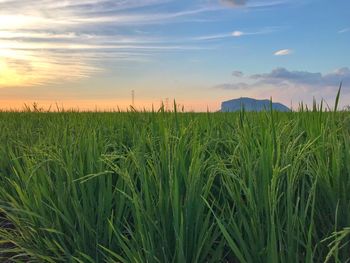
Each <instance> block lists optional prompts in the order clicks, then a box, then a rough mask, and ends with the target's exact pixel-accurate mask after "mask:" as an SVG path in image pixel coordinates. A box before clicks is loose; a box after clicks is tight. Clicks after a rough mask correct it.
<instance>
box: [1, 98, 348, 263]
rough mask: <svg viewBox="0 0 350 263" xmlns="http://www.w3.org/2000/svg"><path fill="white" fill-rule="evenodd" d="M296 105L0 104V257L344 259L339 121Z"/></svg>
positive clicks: (319, 108)
mask: <svg viewBox="0 0 350 263" xmlns="http://www.w3.org/2000/svg"><path fill="white" fill-rule="evenodd" d="M336 101H337V102H336V105H335V107H334V109H337V107H338V106H337V105H338V103H339V95H338V96H337V100H336ZM175 106H176V105H175ZM301 107H302V108H301V109H300V111H297V112H288V113H280V112H274V111H265V112H259V113H257V112H246V111H244V110H242V111H241V112H238V113H209V112H207V113H184V112H178V111H177V109H176V107H174V111H173V112H170V111H166V110H165V109H164V107H163V108H161V109H160V110H159V111H152V112H137V111H136V110H134V109H131V110H130V111H128V112H103V113H102V112H75V111H64V110H63V109H60V111H59V112H41V111H30V112H28V111H23V112H1V113H0V131H1V132H0V145H1V147H0V261H1V262H3V261H4V262H125V263H129V262H130V263H134V262H140V263H141V262H149V263H153V262H162V263H163V262H179V263H180V262H181V263H182V262H191V263H197V262H198V263H200V262H242V263H244V262H247V263H250V262H254V263H256V262H257V263H258V262H276V263H277V262H288V263H289V262H293V263H294V262H346V261H347V260H348V259H349V249H350V244H349V240H350V239H349V238H350V237H349V234H348V228H349V226H350V207H349V204H350V194H349V193H350V146H349V145H350V141H349V140H350V115H349V113H348V112H338V111H332V112H331V111H327V112H325V111H324V110H323V107H324V106H323V102H321V104H320V105H317V104H316V103H315V104H314V106H313V107H312V111H309V110H307V108H306V107H305V106H303V105H302V106H301Z"/></svg>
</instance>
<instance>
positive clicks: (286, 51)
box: [274, 49, 293, 56]
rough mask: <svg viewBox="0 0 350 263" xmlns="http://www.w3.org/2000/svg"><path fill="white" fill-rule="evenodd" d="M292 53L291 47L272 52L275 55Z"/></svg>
mask: <svg viewBox="0 0 350 263" xmlns="http://www.w3.org/2000/svg"><path fill="white" fill-rule="evenodd" d="M292 53H293V51H292V50H291V49H280V50H277V51H276V52H274V55H275V56H287V55H290V54H292Z"/></svg>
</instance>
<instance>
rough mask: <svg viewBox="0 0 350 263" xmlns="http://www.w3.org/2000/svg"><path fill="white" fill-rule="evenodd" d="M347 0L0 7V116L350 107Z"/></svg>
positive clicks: (32, 2) (7, 3) (8, 2)
mask: <svg viewBox="0 0 350 263" xmlns="http://www.w3.org/2000/svg"><path fill="white" fill-rule="evenodd" d="M349 10H350V1H348V0H332V1H329V0H192V1H189V0H113V1H112V0H60V1H57V0H0V108H2V109H20V108H23V105H24V104H27V105H31V104H32V103H34V102H36V103H38V104H39V106H42V107H44V108H48V107H50V106H52V107H53V108H55V107H56V105H59V106H60V107H64V108H79V109H81V110H88V109H100V110H106V109H117V108H119V109H126V108H127V107H129V106H130V105H131V104H132V96H131V94H132V91H134V94H135V102H134V106H135V108H137V109H143V108H145V109H150V108H151V107H152V105H153V107H154V108H158V107H159V106H160V105H161V102H162V101H163V102H166V101H169V104H172V102H173V100H175V101H176V103H177V104H180V105H183V106H184V108H185V110H188V111H207V110H209V111H216V110H218V109H219V108H220V104H221V102H222V101H225V100H229V99H234V98H239V97H252V98H256V99H269V98H271V97H272V99H273V101H278V102H282V103H284V104H285V105H287V106H290V107H293V108H297V107H298V103H299V102H301V101H303V102H304V103H311V102H312V100H313V98H315V99H316V100H317V101H320V100H321V99H324V100H325V101H326V103H327V104H329V105H330V106H332V105H333V104H334V100H335V96H336V93H337V91H338V87H339V84H340V82H341V81H343V89H342V95H341V101H340V104H341V106H342V107H343V106H345V105H348V104H350V51H349V47H350V17H349Z"/></svg>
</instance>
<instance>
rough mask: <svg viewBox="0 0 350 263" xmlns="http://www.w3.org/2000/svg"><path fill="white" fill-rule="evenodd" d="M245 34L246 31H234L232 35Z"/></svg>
mask: <svg viewBox="0 0 350 263" xmlns="http://www.w3.org/2000/svg"><path fill="white" fill-rule="evenodd" d="M243 35H244V33H243V32H242V31H233V32H232V36H234V37H240V36H243Z"/></svg>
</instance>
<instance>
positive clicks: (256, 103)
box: [221, 98, 290, 112]
mask: <svg viewBox="0 0 350 263" xmlns="http://www.w3.org/2000/svg"><path fill="white" fill-rule="evenodd" d="M242 107H244V110H245V111H264V110H270V100H255V99H251V98H239V99H233V100H228V101H224V102H223V103H221V111H222V112H233V111H240V110H241V108H242ZM272 109H273V110H276V111H284V112H286V111H290V109H289V108H288V107H287V106H285V105H283V104H281V103H275V102H273V103H272Z"/></svg>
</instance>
